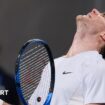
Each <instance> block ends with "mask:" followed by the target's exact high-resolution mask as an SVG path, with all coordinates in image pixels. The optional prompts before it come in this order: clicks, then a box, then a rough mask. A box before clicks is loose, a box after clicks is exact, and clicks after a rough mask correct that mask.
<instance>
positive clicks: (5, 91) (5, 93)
mask: <svg viewBox="0 0 105 105" xmlns="http://www.w3.org/2000/svg"><path fill="white" fill-rule="evenodd" d="M8 92H9V90H0V95H3V96H4V95H6V96H7V95H8Z"/></svg>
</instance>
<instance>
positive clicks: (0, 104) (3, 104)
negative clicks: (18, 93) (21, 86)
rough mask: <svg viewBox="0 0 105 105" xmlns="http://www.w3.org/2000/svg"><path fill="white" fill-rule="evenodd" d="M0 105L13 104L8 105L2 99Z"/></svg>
mask: <svg viewBox="0 0 105 105" xmlns="http://www.w3.org/2000/svg"><path fill="white" fill-rule="evenodd" d="M0 105H11V104H8V103H6V102H4V101H3V100H1V99H0Z"/></svg>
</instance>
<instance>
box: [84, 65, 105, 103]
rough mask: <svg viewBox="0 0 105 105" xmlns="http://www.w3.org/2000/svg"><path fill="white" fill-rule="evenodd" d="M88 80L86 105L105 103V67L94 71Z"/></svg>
mask: <svg viewBox="0 0 105 105" xmlns="http://www.w3.org/2000/svg"><path fill="white" fill-rule="evenodd" d="M96 69H97V68H96ZM86 78H87V79H86V80H85V89H84V91H85V92H84V93H85V94H84V104H89V103H105V67H100V68H98V69H97V70H94V72H91V74H89V75H88V76H87V77H86Z"/></svg>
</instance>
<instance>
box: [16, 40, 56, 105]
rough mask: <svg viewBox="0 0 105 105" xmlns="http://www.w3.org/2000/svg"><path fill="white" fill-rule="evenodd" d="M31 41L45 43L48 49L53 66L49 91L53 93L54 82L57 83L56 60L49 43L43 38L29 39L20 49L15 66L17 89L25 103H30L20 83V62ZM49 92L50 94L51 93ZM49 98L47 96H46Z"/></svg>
mask: <svg viewBox="0 0 105 105" xmlns="http://www.w3.org/2000/svg"><path fill="white" fill-rule="evenodd" d="M31 43H35V44H40V45H43V46H44V47H45V48H46V50H47V53H48V55H49V61H50V67H51V82H50V89H49V93H53V91H54V83H55V66H54V60H53V56H52V53H51V50H50V48H49V46H48V44H47V43H46V42H45V41H43V40H41V39H31V40H29V41H27V42H26V43H25V44H24V45H23V46H22V48H21V49H20V51H19V55H18V57H17V59H16V66H15V74H16V76H15V82H16V90H17V93H18V95H19V97H20V99H21V101H22V102H23V104H24V105H28V104H27V102H26V101H25V99H24V97H23V93H22V89H21V84H20V75H19V71H20V69H19V64H20V63H19V62H20V59H21V55H22V54H23V53H24V50H25V49H26V48H27V46H28V45H29V44H31ZM49 93H48V94H49ZM46 98H47V97H46Z"/></svg>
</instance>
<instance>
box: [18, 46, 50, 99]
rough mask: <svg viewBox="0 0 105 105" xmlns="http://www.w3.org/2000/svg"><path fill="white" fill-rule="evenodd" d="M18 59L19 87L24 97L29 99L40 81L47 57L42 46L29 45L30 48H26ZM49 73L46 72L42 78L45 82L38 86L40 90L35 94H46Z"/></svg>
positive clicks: (43, 95)
mask: <svg viewBox="0 0 105 105" xmlns="http://www.w3.org/2000/svg"><path fill="white" fill-rule="evenodd" d="M20 61H21V62H20V67H19V68H20V78H21V79H20V80H21V81H20V82H21V87H22V90H23V95H24V97H25V99H26V100H29V98H30V97H31V95H32V94H33V92H34V90H35V89H36V88H37V86H38V84H39V82H40V81H41V74H42V71H43V69H44V67H45V65H46V64H48V62H49V57H48V54H47V52H46V49H45V48H44V47H43V46H36V47H33V46H31V48H29V49H26V51H25V53H24V54H23V55H22V57H21V59H20ZM49 75H50V72H47V75H46V76H45V77H47V78H43V80H44V81H45V82H43V83H41V86H40V87H39V88H40V91H38V92H37V94H41V95H42V97H45V94H47V93H48V90H49V89H47V88H48V85H46V84H48V83H49V82H50V81H49V80H50V79H49V77H50V76H49ZM42 87H43V88H42ZM42 92H43V94H42Z"/></svg>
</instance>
